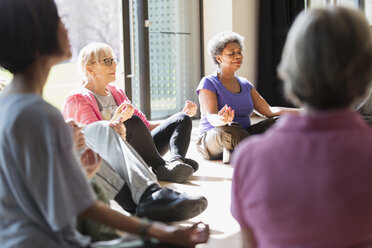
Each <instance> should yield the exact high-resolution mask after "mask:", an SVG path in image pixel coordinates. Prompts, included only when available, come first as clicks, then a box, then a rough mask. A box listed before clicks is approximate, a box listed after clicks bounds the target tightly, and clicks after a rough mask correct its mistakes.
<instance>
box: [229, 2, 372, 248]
mask: <svg viewBox="0 0 372 248" xmlns="http://www.w3.org/2000/svg"><path fill="white" fill-rule="evenodd" d="M371 68H372V35H371V30H370V27H369V24H368V22H367V20H366V18H365V17H364V16H363V14H362V13H361V12H359V11H357V10H353V9H346V8H336V7H333V8H326V9H321V8H320V9H310V10H307V11H304V12H302V13H301V14H300V15H299V16H298V17H297V19H296V21H295V22H294V24H293V26H292V27H291V30H290V31H289V34H288V37H287V41H286V43H285V46H284V50H283V54H282V59H281V62H280V65H279V67H278V72H279V75H280V77H281V78H282V79H283V81H284V86H285V93H286V95H287V96H288V97H289V98H290V99H291V100H292V102H293V103H295V104H296V105H297V106H303V107H304V111H303V114H301V115H285V116H282V117H281V118H280V119H279V120H278V122H277V123H276V124H275V126H273V127H272V128H271V129H270V130H268V131H267V132H265V134H263V135H261V136H260V137H252V138H250V139H247V140H246V141H244V142H242V143H241V144H240V145H239V146H238V148H237V149H236V151H235V153H234V158H233V164H234V166H235V167H234V176H233V185H232V203H231V211H232V214H233V216H234V217H235V219H237V221H238V222H239V224H240V226H241V229H242V233H243V244H244V245H243V247H253V248H254V247H265V248H272V247H313V248H318V247H372V212H371V209H372V191H371V187H372V180H371V178H372V166H371V161H372V152H371V148H372V128H371V126H369V125H367V124H366V123H365V122H364V120H363V119H362V118H361V116H360V115H359V114H358V113H356V112H355V111H354V109H353V108H352V105H353V104H354V102H355V101H356V100H357V99H359V98H361V97H362V96H365V93H366V90H367V89H368V87H369V85H370V84H371V80H372V70H371Z"/></svg>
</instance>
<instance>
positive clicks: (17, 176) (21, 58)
mask: <svg viewBox="0 0 372 248" xmlns="http://www.w3.org/2000/svg"><path fill="white" fill-rule="evenodd" d="M0 33H1V34H6V35H3V36H2V37H1V39H0V66H1V67H4V68H5V69H7V70H9V71H10V72H12V73H13V74H14V77H13V80H12V82H11V84H10V85H9V86H8V87H7V88H6V89H4V93H3V94H2V96H1V97H0V116H1V119H0V140H1V147H0V199H1V201H0V219H1V221H0V230H1V231H0V244H1V247H4V248H8V247H31V248H33V247H35V248H36V247H37V248H39V247H48V248H52V247H53V248H54V247H88V246H89V245H90V239H89V238H87V237H84V236H82V235H79V234H78V233H77V231H76V229H75V218H76V217H77V216H81V217H83V218H87V219H90V220H93V221H96V222H100V223H102V224H106V225H108V226H111V227H113V228H116V229H120V230H122V231H126V232H130V233H137V234H141V235H145V236H149V237H154V238H157V239H158V240H160V241H164V242H169V243H175V244H179V245H186V246H194V245H195V244H197V243H201V242H206V240H207V238H208V227H202V228H200V227H198V225H197V224H195V225H193V226H191V227H189V228H176V227H170V226H165V225H163V224H159V223H153V224H150V223H147V222H143V221H141V220H140V219H138V218H134V217H128V216H125V215H122V214H120V213H118V212H116V211H114V210H111V209H110V208H109V207H108V206H106V205H104V204H102V203H100V202H98V201H97V200H96V197H95V196H94V195H93V194H92V191H91V189H90V187H89V185H88V182H87V180H86V178H85V176H84V174H83V172H82V169H81V167H80V165H79V163H78V162H77V160H76V159H75V156H74V155H73V151H72V150H73V143H72V137H71V133H70V130H69V129H68V127H67V126H66V124H65V122H64V119H63V117H62V115H61V114H60V112H59V111H58V110H57V109H55V108H54V107H52V106H51V105H50V104H48V103H46V102H45V101H44V100H43V99H42V93H43V88H44V85H45V82H46V79H47V77H48V74H49V71H50V69H51V67H52V66H53V65H55V64H57V63H59V62H62V61H64V60H66V59H68V58H69V57H70V56H71V52H70V46H69V40H68V36H67V31H66V29H65V28H64V25H63V24H62V23H61V21H60V19H59V17H58V13H57V9H56V6H55V3H54V1H53V0H17V1H14V0H0ZM119 247H120V246H119Z"/></svg>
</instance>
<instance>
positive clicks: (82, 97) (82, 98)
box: [64, 87, 96, 105]
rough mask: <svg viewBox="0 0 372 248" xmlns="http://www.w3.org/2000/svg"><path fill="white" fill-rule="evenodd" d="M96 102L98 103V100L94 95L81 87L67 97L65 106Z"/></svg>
mask: <svg viewBox="0 0 372 248" xmlns="http://www.w3.org/2000/svg"><path fill="white" fill-rule="evenodd" d="M94 101H96V99H95V98H94V95H93V93H92V92H91V91H90V90H88V89H86V88H84V87H79V88H77V89H76V90H74V91H73V92H72V93H71V94H70V95H68V96H67V97H66V99H65V103H64V104H65V105H66V104H71V103H83V102H94Z"/></svg>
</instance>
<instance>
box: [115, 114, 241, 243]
mask: <svg viewBox="0 0 372 248" xmlns="http://www.w3.org/2000/svg"><path fill="white" fill-rule="evenodd" d="M193 125H194V128H193V135H192V137H191V143H190V147H189V151H188V153H187V157H189V158H193V159H195V160H197V161H198V163H199V170H198V171H197V172H195V174H194V175H193V176H192V177H191V178H190V179H189V180H188V182H187V183H184V184H178V183H168V182H160V184H161V186H163V187H168V188H172V189H176V190H178V191H180V192H185V193H187V194H189V195H203V196H205V197H206V198H207V199H208V207H207V209H206V210H205V211H204V212H203V213H202V214H200V215H199V216H196V217H195V218H192V219H190V220H188V221H184V222H178V223H174V224H177V225H190V224H193V223H196V222H198V221H202V222H204V223H206V224H209V226H210V229H211V236H210V240H209V242H208V243H207V244H203V245H198V246H197V247H198V248H202V247H203V248H204V247H213V248H222V247H241V238H240V227H239V224H238V223H237V222H236V221H235V219H234V218H233V217H232V216H231V213H230V199H231V181H232V173H233V168H232V167H231V165H225V164H222V162H221V161H213V162H211V161H207V160H204V159H203V158H202V157H201V156H200V155H199V153H198V152H197V150H196V146H195V142H196V139H197V137H198V136H199V134H198V132H199V129H198V121H193ZM111 206H112V207H113V208H114V209H116V210H118V211H120V212H123V210H122V209H121V208H120V206H118V205H117V204H116V203H115V202H111Z"/></svg>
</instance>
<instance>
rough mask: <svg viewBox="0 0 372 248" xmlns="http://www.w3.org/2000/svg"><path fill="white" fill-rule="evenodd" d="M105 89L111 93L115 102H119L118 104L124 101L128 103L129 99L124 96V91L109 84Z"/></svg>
mask: <svg viewBox="0 0 372 248" xmlns="http://www.w3.org/2000/svg"><path fill="white" fill-rule="evenodd" d="M106 88H107V89H108V90H109V91H110V92H111V94H112V95H113V97H114V98H115V100H117V101H119V102H118V104H119V103H122V102H124V101H129V99H128V97H127V95H126V94H125V92H124V90H122V89H120V88H119V87H116V86H115V85H112V84H109V85H107V87H106Z"/></svg>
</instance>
